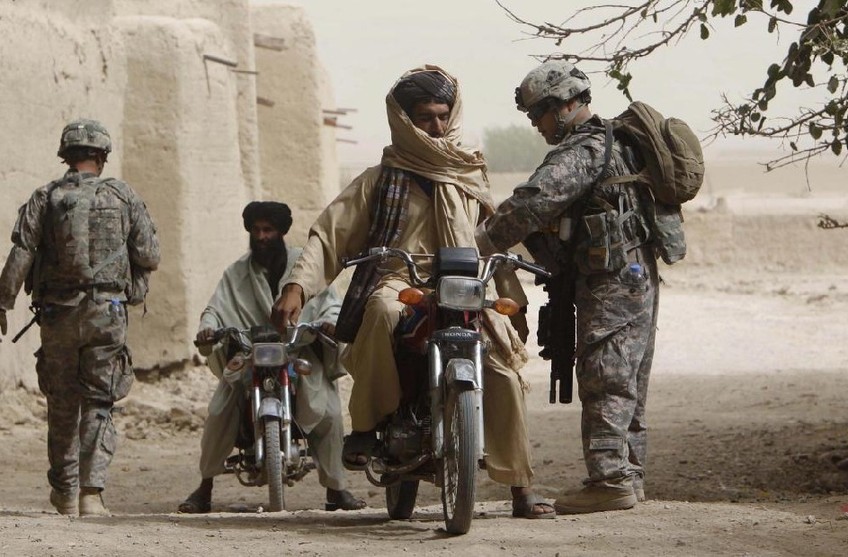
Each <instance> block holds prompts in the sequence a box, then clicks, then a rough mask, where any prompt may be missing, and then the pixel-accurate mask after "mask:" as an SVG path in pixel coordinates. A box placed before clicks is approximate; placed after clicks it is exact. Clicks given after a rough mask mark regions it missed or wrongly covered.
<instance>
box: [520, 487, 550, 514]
mask: <svg viewBox="0 0 848 557" xmlns="http://www.w3.org/2000/svg"><path fill="white" fill-rule="evenodd" d="M510 491H511V492H512V516H513V518H530V519H536V518H555V517H556V510H555V509H554V506H553V505H551V504H550V503H545V500H544V499H543V498H542V497H540V496H538V495H536V494H535V493H533V488H532V487H518V486H512V487H511V488H510Z"/></svg>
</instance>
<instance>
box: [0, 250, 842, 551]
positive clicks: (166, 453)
mask: <svg viewBox="0 0 848 557" xmlns="http://www.w3.org/2000/svg"><path fill="white" fill-rule="evenodd" d="M663 275H664V278H665V281H666V285H665V288H664V290H663V292H662V303H661V319H660V324H659V326H660V331H659V338H658V355H657V358H656V362H655V366H654V376H653V378H652V383H651V389H650V395H649V419H650V425H651V437H650V439H651V446H650V447H651V448H650V463H649V475H648V477H647V483H646V492H647V494H648V497H649V499H650V500H649V501H648V502H646V503H644V504H640V505H638V506H637V507H636V508H635V509H634V510H632V511H625V512H617V513H606V514H595V515H586V516H582V517H558V518H557V519H556V520H555V521H528V520H516V519H512V518H509V506H508V504H507V501H506V498H507V491H506V489H505V488H503V487H501V486H499V485H496V484H493V483H492V482H490V481H489V480H488V479H485V478H484V479H482V480H481V485H480V496H479V501H480V503H479V505H478V508H479V515H478V516H477V518H476V519H475V521H474V523H473V525H472V529H471V532H470V533H469V534H467V535H465V536H460V537H448V536H447V535H446V534H445V533H444V531H443V530H442V522H441V510H440V507H439V506H438V505H437V503H438V493H437V491H436V490H435V489H434V488H432V487H431V486H423V487H422V493H421V495H420V499H419V502H420V503H422V504H423V505H426V506H424V507H422V508H420V509H419V511H418V512H417V513H416V515H415V517H414V519H413V520H411V521H389V520H388V519H387V516H386V514H385V508H384V506H383V505H384V502H383V494H382V492H381V491H380V490H378V489H375V488H372V487H371V486H370V484H368V483H367V481H366V480H365V479H364V477H363V476H361V475H358V474H351V475H350V476H349V479H350V483H351V489H352V490H353V491H354V492H355V493H356V494H357V495H359V496H361V497H365V498H366V499H367V501H368V503H369V508H368V509H366V510H363V511H359V512H355V513H344V514H343V513H339V512H337V513H328V512H324V511H321V510H315V509H318V508H321V506H322V505H321V504H322V502H323V491H322V490H321V488H320V487H319V486H318V482H317V478H316V476H315V475H310V476H308V477H307V478H306V479H305V480H304V481H302V482H301V483H299V484H298V485H296V486H294V487H293V488H291V489H289V490H288V491H287V502H288V505H289V508H290V509H291V511H289V512H282V513H262V514H259V513H256V512H242V513H237V512H234V511H235V510H239V509H241V510H244V509H245V508H247V509H251V508H255V507H256V506H257V505H259V504H261V503H262V502H263V500H264V495H265V494H264V491H263V490H261V489H258V488H253V489H250V488H242V487H240V486H239V485H238V484H237V482H236V481H235V478H233V477H231V476H226V477H224V478H222V479H220V480H219V481H218V485H217V488H216V498H215V502H214V504H213V505H214V508H213V510H214V511H216V512H215V513H213V514H210V515H206V516H186V515H180V514H176V513H174V511H175V509H176V507H177V505H178V504H179V502H180V501H181V500H182V499H183V498H184V497H185V496H186V495H187V494H188V493H189V492H190V491H191V490H192V489H193V487H194V486H195V483H196V482H197V481H198V475H197V472H196V462H197V457H198V440H199V435H200V430H199V427H200V426H201V424H202V415H203V413H204V412H205V404H206V401H207V400H208V396H209V394H210V393H211V390H212V388H213V386H214V384H213V381H212V376H211V374H209V373H208V372H206V371H204V370H203V369H202V368H189V369H184V370H175V371H172V372H169V373H164V372H163V373H159V374H157V375H153V374H150V373H148V374H145V375H143V376H142V377H141V378H140V379H141V380H140V381H139V382H138V383H137V385H136V387H135V388H134V391H133V393H132V395H131V397H130V399H129V400H128V401H127V402H126V403H125V404H124V406H125V407H126V410H125V412H124V413H123V415H121V416H118V417H117V418H116V420H117V422H118V424H119V428H120V430H121V432H122V443H121V445H120V447H119V453H118V455H117V457H116V458H115V461H114V463H113V466H112V468H111V471H110V483H109V489H108V491H107V492H106V502H107V504H108V505H109V506H110V507H111V509H112V510H113V511H114V513H115V516H113V517H111V518H100V519H69V518H65V517H61V516H59V515H56V514H55V513H54V512H53V510H52V508H51V507H50V506H49V504H48V502H47V497H48V492H49V488H48V486H47V482H46V479H45V471H46V466H47V458H46V450H45V427H44V425H43V420H44V415H45V409H44V405H43V403H42V402H41V400H40V398H39V397H37V396H36V395H32V394H26V393H22V392H20V391H18V392H7V393H3V394H2V395H0V442H2V446H3V450H2V451H0V469H2V470H3V471H4V472H5V473H4V474H3V475H2V477H0V555H114V554H118V553H121V554H125V555H171V554H175V553H180V554H187V555H196V554H206V555H222V554H225V553H228V552H231V551H232V550H234V549H238V550H241V551H242V552H245V551H250V550H257V551H262V552H268V551H269V550H272V551H277V552H279V553H280V554H284V555H288V554H298V555H340V554H345V553H349V554H350V553H352V554H366V553H367V554H369V555H396V554H401V553H406V554H424V553H427V554H434V555H448V554H456V553H462V554H464V555H493V554H497V555H549V556H554V555H566V554H568V555H607V554H613V553H615V554H623V553H627V554H631V555H846V554H848V520H846V519H848V471H840V470H838V469H837V468H836V467H835V465H834V461H835V460H836V459H838V458H840V457H844V456H848V427H846V426H848V411H846V405H845V399H846V394H848V390H846V387H845V381H846V380H845V362H846V361H848V347H846V344H845V342H844V331H845V330H846V328H847V327H848V284H846V281H845V280H844V276H842V275H832V276H828V275H821V274H816V275H810V276H802V277H798V276H790V275H782V276H775V275H768V276H765V277H762V276H757V275H752V276H748V277H745V276H742V275H738V274H737V275H736V276H735V277H734V278H729V277H728V276H726V275H718V274H715V273H714V272H713V271H710V270H708V269H707V270H704V269H695V268H689V269H686V268H685V267H684V266H682V265H681V266H680V269H668V268H666V269H665V270H664V272H663ZM538 295H539V293H538V292H535V293H534V296H536V297H537V296H538ZM533 352H534V353H535V349H534V350H533ZM526 377H527V378H528V380H529V381H530V383H531V385H532V391H531V393H530V395H529V399H528V406H529V413H530V427H531V434H532V439H533V444H534V447H535V455H534V457H535V462H536V472H537V480H536V487H537V489H538V491H539V492H540V493H542V494H543V495H545V496H546V497H550V498H554V497H556V495H557V494H558V493H559V492H561V491H562V490H563V489H569V488H574V487H577V486H578V485H579V482H580V479H581V478H582V476H583V473H584V469H583V464H582V461H581V456H580V453H579V444H580V437H579V412H580V408H579V403H575V404H572V405H569V406H563V405H556V406H553V405H549V404H548V403H547V370H546V366H545V364H544V363H543V362H541V361H539V360H538V359H534V360H533V361H532V362H531V365H530V366H529V367H528V368H527V369H526Z"/></svg>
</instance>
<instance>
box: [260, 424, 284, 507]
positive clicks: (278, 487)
mask: <svg viewBox="0 0 848 557" xmlns="http://www.w3.org/2000/svg"><path fill="white" fill-rule="evenodd" d="M265 475H266V477H267V478H268V510H269V511H271V512H277V511H281V510H283V509H285V508H286V501H285V499H284V498H283V458H282V455H281V453H280V420H279V419H277V418H265Z"/></svg>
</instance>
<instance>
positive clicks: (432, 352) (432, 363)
mask: <svg viewBox="0 0 848 557" xmlns="http://www.w3.org/2000/svg"><path fill="white" fill-rule="evenodd" d="M471 356H472V358H471V361H472V364H473V366H474V401H475V404H474V407H475V411H476V412H477V418H478V419H477V427H478V432H477V433H478V436H477V438H478V439H479V440H480V444H479V446H478V448H477V460H478V461H480V462H482V461H483V457H484V455H485V454H486V448H485V437H484V436H483V434H484V428H483V345H482V343H480V342H475V343H474V346H473V348H472V354H471ZM427 357H428V358H427V359H428V368H429V369H428V371H429V376H430V415H431V417H432V442H433V455H434V456H435V457H436V458H442V457H443V456H444V453H445V423H444V414H445V412H444V410H445V401H444V397H445V394H446V392H447V388H449V387H450V385H445V384H444V381H445V370H444V365H443V362H442V350H441V348H440V347H439V345H438V344H437V343H435V342H431V343H430V346H429V350H428V355H427Z"/></svg>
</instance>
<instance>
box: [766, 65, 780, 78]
mask: <svg viewBox="0 0 848 557" xmlns="http://www.w3.org/2000/svg"><path fill="white" fill-rule="evenodd" d="M778 72H780V66H779V65H777V64H772V65H771V66H769V67H768V70H767V71H766V74H767V75H768V76H769V77H771V78H774V77H776V76H777V74H778Z"/></svg>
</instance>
